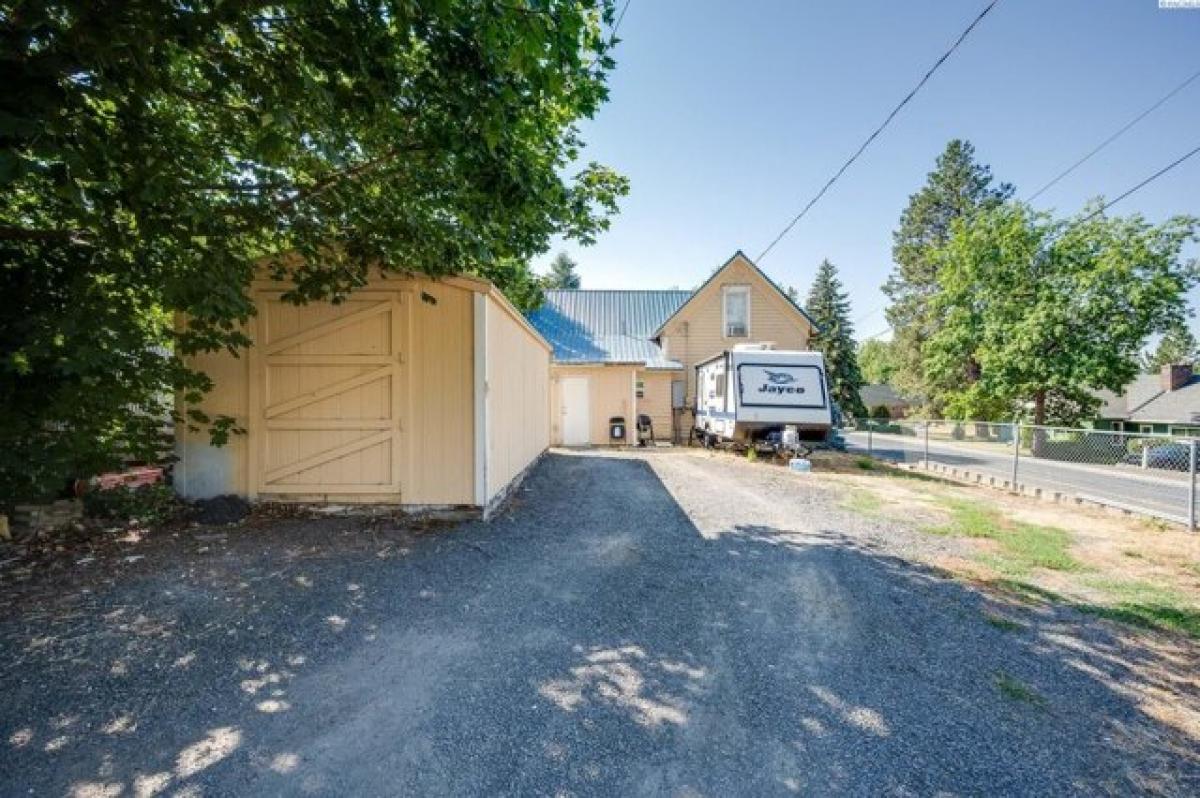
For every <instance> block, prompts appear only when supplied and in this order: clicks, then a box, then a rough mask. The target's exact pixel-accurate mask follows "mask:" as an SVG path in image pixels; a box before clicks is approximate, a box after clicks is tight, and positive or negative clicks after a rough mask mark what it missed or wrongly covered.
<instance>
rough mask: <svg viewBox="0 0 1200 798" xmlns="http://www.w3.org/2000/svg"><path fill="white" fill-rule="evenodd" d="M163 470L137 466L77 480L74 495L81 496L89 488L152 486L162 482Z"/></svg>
mask: <svg viewBox="0 0 1200 798" xmlns="http://www.w3.org/2000/svg"><path fill="white" fill-rule="evenodd" d="M162 480H163V469H162V468H160V467H159V466H139V467H138V468H131V469H129V470H128V471H110V472H108V473H106V474H99V475H98V476H94V477H92V478H91V479H89V480H82V479H81V480H78V481H77V482H76V483H75V493H76V494H82V493H83V492H84V491H86V490H88V489H89V488H92V489H95V490H112V489H113V488H140V487H142V486H143V485H153V484H154V483H156V482H162Z"/></svg>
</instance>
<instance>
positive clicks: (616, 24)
mask: <svg viewBox="0 0 1200 798" xmlns="http://www.w3.org/2000/svg"><path fill="white" fill-rule="evenodd" d="M632 2H633V0H625V5H624V6H622V7H621V13H620V14H619V15H618V16H617V21H616V22H614V23H613V29H612V35H613V36H616V35H617V31H618V30H620V29H621V22H622V21H624V19H625V12H626V11H628V10H629V4H630V3H632Z"/></svg>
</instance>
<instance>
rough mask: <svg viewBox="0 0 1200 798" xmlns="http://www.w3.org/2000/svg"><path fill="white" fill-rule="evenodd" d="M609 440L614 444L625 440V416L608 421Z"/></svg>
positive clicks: (614, 417)
mask: <svg viewBox="0 0 1200 798" xmlns="http://www.w3.org/2000/svg"><path fill="white" fill-rule="evenodd" d="M608 439H609V441H611V442H613V443H616V442H618V441H623V440H625V416H613V417H612V418H610V419H609V420H608Z"/></svg>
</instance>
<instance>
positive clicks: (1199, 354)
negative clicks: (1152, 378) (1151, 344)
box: [1142, 321, 1200, 371]
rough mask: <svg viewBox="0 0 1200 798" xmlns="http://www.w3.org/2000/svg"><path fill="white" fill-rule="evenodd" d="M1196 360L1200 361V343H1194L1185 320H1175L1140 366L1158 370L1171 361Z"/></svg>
mask: <svg viewBox="0 0 1200 798" xmlns="http://www.w3.org/2000/svg"><path fill="white" fill-rule="evenodd" d="M1197 362H1200V345H1198V344H1197V343H1196V336H1194V335H1192V331H1191V330H1189V329H1188V326H1187V323H1186V322H1184V321H1176V322H1174V323H1172V324H1171V325H1170V326H1169V327H1167V330H1166V332H1164V333H1163V337H1162V340H1160V341H1159V342H1158V346H1157V347H1156V348H1155V350H1154V352H1152V353H1151V354H1149V355H1147V356H1146V357H1145V359H1144V360H1143V363H1142V367H1143V368H1144V369H1145V370H1146V371H1158V370H1159V369H1161V368H1162V367H1163V366H1167V365H1170V364H1171V363H1197Z"/></svg>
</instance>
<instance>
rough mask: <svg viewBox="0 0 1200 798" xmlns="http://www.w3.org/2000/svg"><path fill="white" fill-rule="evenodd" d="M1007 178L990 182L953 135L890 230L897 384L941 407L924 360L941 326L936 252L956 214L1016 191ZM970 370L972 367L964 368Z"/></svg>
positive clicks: (887, 288) (887, 287)
mask: <svg viewBox="0 0 1200 798" xmlns="http://www.w3.org/2000/svg"><path fill="white" fill-rule="evenodd" d="M1012 193H1013V187H1012V186H1011V185H1009V184H1008V183H1002V184H1000V185H999V186H993V185H992V172H991V169H990V168H989V167H988V166H986V165H984V164H979V163H976V162H975V148H974V147H973V146H972V145H971V143H970V142H968V141H962V140H961V139H954V140H952V141H951V142H950V143H949V144H947V145H946V149H945V150H944V151H943V152H942V154H941V155H939V156H938V159H937V165H936V167H935V168H934V170H933V171H932V172H930V173H929V176H928V178H927V180H926V182H925V185H924V186H923V187H922V188H921V190H920V191H918V192H917V193H915V194H913V195H912V196H911V197H909V201H908V207H906V208H905V209H904V212H903V213H902V214H901V215H900V225H899V227H897V228H896V230H895V231H894V232H893V233H892V260H893V261H894V262H895V266H894V268H893V270H892V274H891V276H890V277H889V278H888V281H887V283H885V284H884V286H883V292H884V293H885V294H887V295H888V297H890V298H891V300H892V304H891V306H889V307H888V310H887V320H888V323H889V324H890V325H891V326H892V330H893V342H892V355H893V363H894V364H895V367H896V368H895V387H896V388H898V389H899V390H900V391H901V392H903V393H905V394H907V395H909V396H924V397H927V401H928V402H929V404H930V408H929V409H931V410H933V411H934V412H940V410H941V407H942V405H943V403H944V401H943V396H944V394H945V391H944V390H942V389H941V388H940V387H939V386H936V385H932V384H931V383H930V380H929V379H928V377H927V372H926V369H925V368H924V364H923V361H922V355H921V351H922V347H923V346H924V344H925V341H927V340H928V339H929V338H930V337H931V336H933V335H934V334H935V333H937V331H938V330H939V329H940V328H941V320H940V318H939V317H938V316H937V315H936V314H935V313H933V312H931V303H932V301H933V299H934V297H935V296H936V295H937V293H938V290H939V289H938V265H937V261H936V259H935V258H934V257H933V253H934V252H935V251H936V250H937V249H938V248H939V247H941V246H942V245H944V244H945V243H946V241H947V240H948V239H949V237H950V232H951V225H952V223H953V222H954V221H955V220H956V219H962V218H970V217H972V216H974V215H975V214H977V213H978V212H979V211H980V210H983V209H988V208H994V207H996V206H997V205H999V204H1000V203H1002V202H1004V201H1005V200H1007V199H1008V198H1009V197H1011V196H1012ZM965 371H966V372H967V373H968V374H972V373H974V371H973V369H972V368H970V367H969V364H968V367H967V368H966V369H965Z"/></svg>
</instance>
